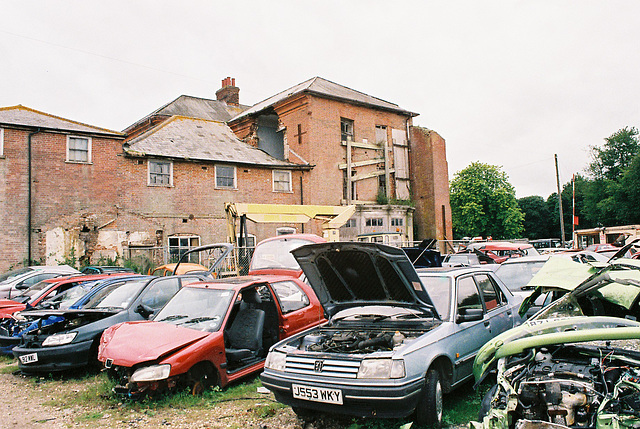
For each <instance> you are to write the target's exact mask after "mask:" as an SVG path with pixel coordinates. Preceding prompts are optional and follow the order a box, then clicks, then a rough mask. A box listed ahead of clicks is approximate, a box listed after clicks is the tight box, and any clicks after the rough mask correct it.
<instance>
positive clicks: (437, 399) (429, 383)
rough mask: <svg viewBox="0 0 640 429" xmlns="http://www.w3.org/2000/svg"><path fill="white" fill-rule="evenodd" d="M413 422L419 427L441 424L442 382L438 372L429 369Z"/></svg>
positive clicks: (434, 426) (435, 426)
mask: <svg viewBox="0 0 640 429" xmlns="http://www.w3.org/2000/svg"><path fill="white" fill-rule="evenodd" d="M415 423H416V424H417V425H418V426H419V427H433V428H439V427H441V426H442V382H441V381H440V372H439V371H437V370H435V369H430V370H429V371H428V372H427V379H426V382H425V385H424V388H423V389H422V393H421V397H420V401H419V402H418V406H417V407H416V414H415Z"/></svg>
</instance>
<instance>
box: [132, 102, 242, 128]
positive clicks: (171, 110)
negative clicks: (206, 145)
mask: <svg viewBox="0 0 640 429" xmlns="http://www.w3.org/2000/svg"><path fill="white" fill-rule="evenodd" d="M248 108H249V106H243V105H238V106H234V105H230V104H227V103H225V102H224V101H218V100H210V99H207V98H199V97H192V96H190V95H181V96H179V97H178V98H176V99H175V100H173V101H170V102H169V103H167V104H165V105H164V106H162V107H160V108H159V109H158V110H156V111H154V112H152V113H150V114H148V115H147V116H145V117H144V118H142V119H140V120H139V121H136V122H135V123H134V124H132V125H130V126H128V127H127V128H126V129H125V130H124V132H127V131H128V130H130V129H132V128H134V127H135V126H136V125H138V124H139V123H141V122H144V121H146V120H148V119H149V118H151V117H154V116H167V117H169V116H185V117H188V118H198V119H207V120H211V121H222V122H226V121H228V120H229V119H231V118H233V117H234V116H236V115H238V114H239V113H241V112H243V111H244V110H246V109H248Z"/></svg>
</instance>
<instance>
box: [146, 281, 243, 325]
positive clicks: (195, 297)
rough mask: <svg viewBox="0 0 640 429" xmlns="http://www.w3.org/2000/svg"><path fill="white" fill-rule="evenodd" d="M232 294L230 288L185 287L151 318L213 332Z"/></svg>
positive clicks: (220, 320)
mask: <svg viewBox="0 0 640 429" xmlns="http://www.w3.org/2000/svg"><path fill="white" fill-rule="evenodd" d="M233 295H234V293H233V291H230V290H218V289H205V288H199V287H185V288H182V289H181V290H180V291H178V293H176V294H175V295H174V297H173V298H171V300H170V301H169V302H168V303H167V304H166V305H165V306H164V307H163V308H162V310H160V311H159V312H158V314H157V315H156V316H155V317H154V318H153V320H154V321H156V322H165V323H172V324H174V325H178V326H182V327H185V328H190V329H196V330H199V331H208V332H215V331H217V330H218V329H220V326H221V324H222V320H223V319H224V316H225V314H226V313H227V309H228V308H229V304H230V303H231V299H232V298H233Z"/></svg>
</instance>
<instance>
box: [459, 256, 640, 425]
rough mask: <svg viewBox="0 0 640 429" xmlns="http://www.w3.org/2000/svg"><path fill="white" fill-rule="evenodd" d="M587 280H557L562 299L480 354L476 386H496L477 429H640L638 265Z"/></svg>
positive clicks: (617, 266)
mask: <svg viewBox="0 0 640 429" xmlns="http://www.w3.org/2000/svg"><path fill="white" fill-rule="evenodd" d="M622 253H624V251H623V252H622ZM620 256H624V255H620ZM564 276H565V277H566V276H568V274H567V273H566V272H565V273H564ZM581 276H586V279H584V281H582V282H581V283H579V285H578V286H575V283H573V285H571V279H567V278H565V279H564V281H563V279H562V277H561V276H559V277H557V278H556V279H555V283H556V287H557V288H560V287H564V295H562V296H561V297H560V298H559V299H557V300H556V301H554V302H552V303H551V304H550V305H548V306H546V307H544V308H543V309H541V310H540V311H539V312H537V313H536V314H535V315H533V316H532V317H531V318H530V319H529V320H528V321H526V322H525V323H523V324H522V325H521V326H519V327H517V328H514V329H512V330H510V331H507V332H505V333H503V334H501V335H498V336H497V337H495V338H494V339H492V340H491V341H489V342H488V343H487V344H485V345H484V346H483V347H482V349H480V351H479V352H478V355H477V357H476V360H475V363H474V375H475V377H476V381H477V383H479V382H480V381H482V380H483V379H484V378H485V377H487V375H488V374H490V373H491V372H492V371H496V383H495V385H494V386H493V387H492V388H491V389H490V390H489V392H488V393H487V394H486V396H485V398H484V400H483V401H482V406H481V410H480V413H479V418H480V421H478V422H472V423H471V426H472V427H473V428H476V429H480V428H485V429H489V428H534V427H535V428H612V429H618V428H637V427H640V349H639V344H640V323H639V322H638V318H640V261H638V260H635V259H628V258H627V259H625V258H624V257H622V258H617V259H614V260H612V261H610V262H609V264H607V265H606V266H605V267H603V268H600V269H595V270H593V269H592V270H590V272H586V273H582V274H579V273H578V274H575V278H574V279H573V280H575V279H577V278H580V277H581ZM569 277H570V276H569ZM563 283H564V284H563ZM552 289H553V286H552V285H548V286H546V288H543V289H542V292H544V291H545V290H547V291H550V290H552Z"/></svg>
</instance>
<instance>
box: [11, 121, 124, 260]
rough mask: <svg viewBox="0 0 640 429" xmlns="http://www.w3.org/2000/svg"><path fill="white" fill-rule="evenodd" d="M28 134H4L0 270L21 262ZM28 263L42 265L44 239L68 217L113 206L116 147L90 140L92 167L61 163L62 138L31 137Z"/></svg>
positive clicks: (108, 141) (24, 247)
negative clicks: (51, 229) (3, 247)
mask: <svg viewBox="0 0 640 429" xmlns="http://www.w3.org/2000/svg"><path fill="white" fill-rule="evenodd" d="M28 135H29V131H25V130H16V129H10V128H5V130H4V158H2V159H0V177H1V178H2V179H3V180H2V185H0V186H2V192H1V195H2V198H3V199H2V200H0V212H1V213H2V215H1V216H2V219H1V221H2V224H3V228H2V237H1V238H2V240H3V243H4V244H5V246H7V247H5V249H7V250H9V251H8V252H7V251H5V252H1V253H2V254H0V268H2V269H7V268H8V267H9V266H12V265H16V264H19V263H22V262H23V261H24V260H26V259H27V254H28V251H27V247H28V245H27V207H28V205H27V201H28V183H27V177H28V176H27V175H28V160H27V153H28V143H27V142H28ZM31 141H32V231H33V235H32V239H33V241H32V259H34V260H36V261H37V260H44V258H45V256H46V255H45V254H44V247H43V246H42V244H43V242H44V233H45V231H46V230H47V229H50V228H52V227H54V226H61V227H64V228H70V227H74V226H77V223H78V222H74V224H75V225H70V224H64V222H63V220H64V219H65V217H67V216H69V215H70V214H72V213H82V214H95V213H104V212H106V211H108V210H109V209H110V208H111V207H113V206H114V205H115V204H116V200H117V197H118V194H119V192H120V189H119V186H118V180H117V168H116V165H117V162H118V160H119V157H118V156H117V155H118V154H119V153H121V151H122V149H121V145H122V141H121V140H119V139H111V138H98V137H93V138H92V141H91V146H92V149H91V152H92V160H91V161H92V162H91V163H90V164H76V163H70V162H66V158H67V153H66V150H67V135H66V134H57V133H51V132H41V133H38V134H35V135H34V136H33V137H32V140H31Z"/></svg>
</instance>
